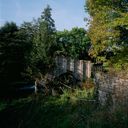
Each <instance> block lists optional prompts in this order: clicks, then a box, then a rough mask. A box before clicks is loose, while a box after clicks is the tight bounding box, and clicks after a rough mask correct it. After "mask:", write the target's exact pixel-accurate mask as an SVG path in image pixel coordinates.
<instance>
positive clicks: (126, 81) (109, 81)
mask: <svg viewBox="0 0 128 128" xmlns="http://www.w3.org/2000/svg"><path fill="white" fill-rule="evenodd" d="M94 81H95V85H96V87H97V92H98V99H99V102H100V103H101V104H102V105H105V104H108V105H110V106H111V105H112V106H113V107H117V106H124V107H126V106H128V78H125V77H120V76H115V75H110V74H105V73H103V72H97V73H95V77H94Z"/></svg>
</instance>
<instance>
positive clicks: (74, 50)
mask: <svg viewBox="0 0 128 128" xmlns="http://www.w3.org/2000/svg"><path fill="white" fill-rule="evenodd" d="M57 44H58V51H57V52H58V53H61V54H64V55H66V56H70V57H72V58H79V59H88V50H89V48H90V39H89V38H88V36H87V34H86V31H85V30H84V28H77V27H76V28H72V30H71V31H68V30H64V31H62V32H57Z"/></svg>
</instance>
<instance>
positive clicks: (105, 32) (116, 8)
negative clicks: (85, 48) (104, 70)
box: [86, 0, 128, 61]
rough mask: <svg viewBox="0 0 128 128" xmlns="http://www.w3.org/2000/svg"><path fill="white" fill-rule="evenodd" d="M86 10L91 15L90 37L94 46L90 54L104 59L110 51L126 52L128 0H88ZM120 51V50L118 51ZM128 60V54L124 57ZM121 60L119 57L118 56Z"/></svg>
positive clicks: (98, 58) (101, 59) (114, 52)
mask: <svg viewBox="0 0 128 128" xmlns="http://www.w3.org/2000/svg"><path fill="white" fill-rule="evenodd" d="M86 10H87V11H88V13H89V14H90V16H91V21H90V27H89V33H88V34H89V37H90V38H91V42H92V48H91V50H90V54H91V55H92V56H93V57H96V58H97V60H99V61H104V60H105V59H106V58H107V56H108V53H110V51H111V52H112V53H113V54H115V55H116V54H117V53H118V52H120V55H121V53H124V52H126V51H127V50H126V49H128V45H127V44H128V42H127V35H128V30H127V28H128V22H127V21H128V1H127V0H107V1H106V0H87V2H86ZM117 51H118V52H117ZM122 58H123V59H122V60H125V61H127V60H126V59H124V58H127V54H126V55H125V56H123V57H122ZM118 60H119V58H118Z"/></svg>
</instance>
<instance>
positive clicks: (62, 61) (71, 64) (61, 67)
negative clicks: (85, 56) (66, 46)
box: [54, 56, 92, 80]
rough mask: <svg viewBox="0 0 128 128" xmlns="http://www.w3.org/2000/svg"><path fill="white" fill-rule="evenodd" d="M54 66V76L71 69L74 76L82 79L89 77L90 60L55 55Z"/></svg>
mask: <svg viewBox="0 0 128 128" xmlns="http://www.w3.org/2000/svg"><path fill="white" fill-rule="evenodd" d="M55 62H56V68H55V70H54V74H55V76H59V75H61V74H63V73H65V72H67V70H68V71H72V72H73V74H74V75H75V77H76V78H78V79H80V80H83V79H86V78H90V77H91V67H92V64H91V62H90V61H85V60H75V59H71V58H69V57H64V56H56V58H55Z"/></svg>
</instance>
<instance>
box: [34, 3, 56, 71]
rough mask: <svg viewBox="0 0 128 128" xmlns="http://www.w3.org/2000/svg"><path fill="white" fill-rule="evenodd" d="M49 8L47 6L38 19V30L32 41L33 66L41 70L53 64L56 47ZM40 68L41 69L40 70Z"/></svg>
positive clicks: (54, 31) (54, 30) (53, 25)
mask: <svg viewBox="0 0 128 128" xmlns="http://www.w3.org/2000/svg"><path fill="white" fill-rule="evenodd" d="M51 10H52V9H51V8H50V6H49V5H47V7H46V8H45V9H44V11H43V12H42V14H41V17H40V18H39V19H38V23H37V24H38V30H37V32H36V33H35V35H34V39H33V47H34V49H33V52H32V58H33V60H34V63H35V65H36V66H37V67H38V68H39V69H41V70H43V69H45V67H43V64H44V66H46V65H50V64H52V63H53V55H54V51H55V47H56V43H55V33H56V29H55V24H54V20H53V19H52V17H51ZM41 67H42V68H41Z"/></svg>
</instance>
